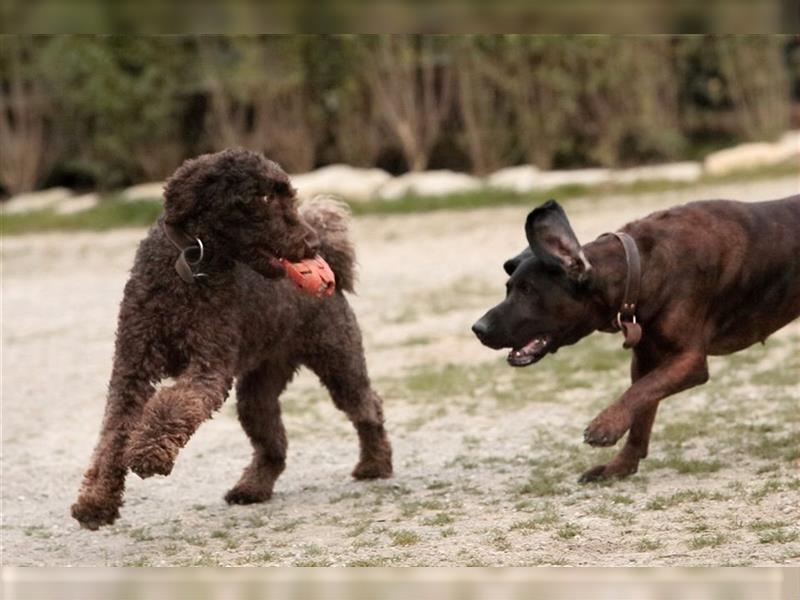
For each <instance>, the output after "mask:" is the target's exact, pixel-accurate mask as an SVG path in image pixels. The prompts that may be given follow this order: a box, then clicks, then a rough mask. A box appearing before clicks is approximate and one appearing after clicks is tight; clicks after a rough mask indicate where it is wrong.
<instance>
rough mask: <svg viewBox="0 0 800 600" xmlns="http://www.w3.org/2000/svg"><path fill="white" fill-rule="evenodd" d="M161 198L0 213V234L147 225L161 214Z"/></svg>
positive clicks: (91, 229)
mask: <svg viewBox="0 0 800 600" xmlns="http://www.w3.org/2000/svg"><path fill="white" fill-rule="evenodd" d="M161 208H162V206H161V202H160V201H139V202H125V201H122V200H119V199H117V198H114V197H109V198H107V199H105V200H104V201H102V202H100V203H99V204H98V205H97V206H95V207H93V208H89V209H87V210H83V211H80V212H77V213H74V214H70V215H60V214H58V213H56V212H55V211H54V210H52V209H45V210H37V211H31V212H24V213H14V214H5V213H4V214H3V215H2V234H3V235H19V234H22V233H33V232H43V231H78V230H88V231H106V230H109V229H117V228H120V227H147V226H149V225H152V224H153V223H154V222H155V221H156V219H157V218H158V215H159V214H161Z"/></svg>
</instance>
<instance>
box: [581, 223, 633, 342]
mask: <svg viewBox="0 0 800 600" xmlns="http://www.w3.org/2000/svg"><path fill="white" fill-rule="evenodd" d="M583 250H584V253H585V254H586V258H587V259H588V260H589V263H590V264H591V265H592V271H591V276H590V277H591V281H590V286H591V289H592V292H593V296H594V298H595V300H596V305H597V312H598V315H597V329H599V330H601V331H616V329H615V328H614V327H613V325H612V323H613V321H614V319H615V317H616V315H617V313H618V312H619V310H620V307H621V306H622V302H623V300H624V298H623V297H624V294H625V280H626V278H627V276H628V263H627V261H626V259H625V250H624V248H623V246H622V244H621V243H620V242H619V240H618V239H616V238H615V237H614V236H602V237H600V238H598V239H596V240H595V241H593V242H590V243H589V244H587V245H586V246H584V247H583Z"/></svg>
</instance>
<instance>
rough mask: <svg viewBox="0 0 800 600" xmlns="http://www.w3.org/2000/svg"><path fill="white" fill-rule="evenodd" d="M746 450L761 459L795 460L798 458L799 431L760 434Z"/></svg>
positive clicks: (799, 453) (799, 451) (799, 445)
mask: <svg viewBox="0 0 800 600" xmlns="http://www.w3.org/2000/svg"><path fill="white" fill-rule="evenodd" d="M748 451H749V452H750V454H752V455H753V456H756V457H757V458H761V459H763V460H780V461H787V462H789V461H793V460H797V459H798V458H800V431H797V432H792V433H789V434H786V435H782V436H775V435H763V436H760V437H759V439H758V441H757V442H756V443H754V444H752V445H750V447H749V448H748Z"/></svg>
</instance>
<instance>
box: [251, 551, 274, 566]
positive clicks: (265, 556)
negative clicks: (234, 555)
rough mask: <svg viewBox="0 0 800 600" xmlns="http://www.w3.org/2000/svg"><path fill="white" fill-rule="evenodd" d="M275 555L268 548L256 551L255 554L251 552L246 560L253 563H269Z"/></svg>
mask: <svg viewBox="0 0 800 600" xmlns="http://www.w3.org/2000/svg"><path fill="white" fill-rule="evenodd" d="M276 558H277V557H276V556H275V554H274V553H273V552H270V551H269V550H263V551H261V552H256V553H255V554H251V555H250V556H249V557H248V562H251V563H253V564H255V565H262V564H264V563H271V562H274V561H275V559H276Z"/></svg>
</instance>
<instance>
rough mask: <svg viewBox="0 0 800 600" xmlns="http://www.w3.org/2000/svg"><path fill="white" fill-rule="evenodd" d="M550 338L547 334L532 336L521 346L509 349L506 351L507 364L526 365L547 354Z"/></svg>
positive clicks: (513, 365)
mask: <svg viewBox="0 0 800 600" xmlns="http://www.w3.org/2000/svg"><path fill="white" fill-rule="evenodd" d="M550 342H551V338H550V336H549V335H542V336H538V337H535V338H533V339H532V340H531V341H530V342H528V343H527V344H525V345H524V346H523V347H522V348H518V349H514V350H511V352H509V353H508V359H507V360H508V364H510V365H511V366H512V367H527V366H528V365H532V364H533V363H535V362H537V361H539V360H541V358H542V357H543V356H544V355H545V354H547V352H548V349H549V346H550Z"/></svg>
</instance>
